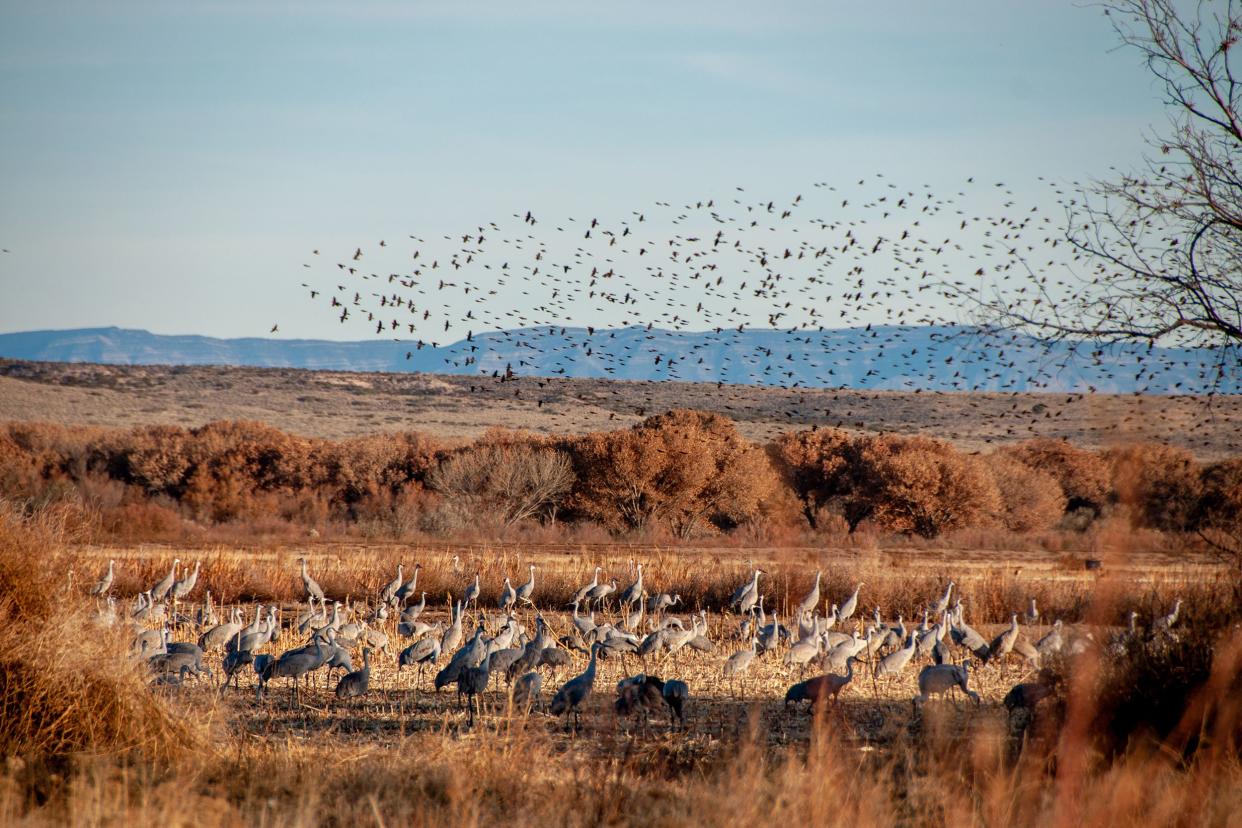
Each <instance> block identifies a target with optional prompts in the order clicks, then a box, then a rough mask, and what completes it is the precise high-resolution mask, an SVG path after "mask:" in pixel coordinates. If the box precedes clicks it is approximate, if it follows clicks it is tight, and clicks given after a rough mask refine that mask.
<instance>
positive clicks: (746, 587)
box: [729, 567, 764, 615]
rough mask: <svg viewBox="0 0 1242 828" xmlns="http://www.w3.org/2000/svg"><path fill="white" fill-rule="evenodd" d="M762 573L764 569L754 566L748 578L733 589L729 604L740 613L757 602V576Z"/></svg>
mask: <svg viewBox="0 0 1242 828" xmlns="http://www.w3.org/2000/svg"><path fill="white" fill-rule="evenodd" d="M763 574H764V571H763V570H762V569H760V568H759V567H755V571H754V572H753V573H751V576H750V580H749V581H747V582H746V583H744V584H742V585H741V586H740V587H738V588H737V589H735V590H734V591H733V597H732V598H730V599H729V606H730V607H731V608H733V609H736V610H737V611H738V612H739V613H740V614H742V615H745V614H746V613H748V612H750V611H751V610H752V609H754V607H755V604H757V603H759V576H760V575H763Z"/></svg>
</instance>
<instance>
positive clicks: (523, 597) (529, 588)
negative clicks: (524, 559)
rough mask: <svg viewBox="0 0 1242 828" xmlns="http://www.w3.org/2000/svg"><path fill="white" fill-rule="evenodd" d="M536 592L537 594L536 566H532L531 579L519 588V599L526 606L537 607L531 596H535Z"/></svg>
mask: <svg viewBox="0 0 1242 828" xmlns="http://www.w3.org/2000/svg"><path fill="white" fill-rule="evenodd" d="M534 592H535V565H534V564H531V565H530V578H529V579H528V580H527V581H526V583H524V584H522V585H521V586H520V587H518V588H517V599H518V601H519V602H521V603H523V604H526V605H527V606H529V607H533V606H535V603H534V602H533V601H531V599H530V596H531V595H533V594H534Z"/></svg>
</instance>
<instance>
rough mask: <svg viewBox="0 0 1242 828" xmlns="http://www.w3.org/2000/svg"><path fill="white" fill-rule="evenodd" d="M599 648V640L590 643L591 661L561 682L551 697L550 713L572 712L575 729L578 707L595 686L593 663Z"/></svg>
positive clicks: (578, 719)
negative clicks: (581, 669)
mask: <svg viewBox="0 0 1242 828" xmlns="http://www.w3.org/2000/svg"><path fill="white" fill-rule="evenodd" d="M599 649H600V644H599V642H596V643H594V644H592V645H591V662H590V663H589V664H588V665H587V668H586V671H585V672H584V673H582V674H581V675H578V676H575V677H573V678H571V679H570V680H569V681H567V682H565V683H564V684H562V685H561V689H560V690H557V691H556V695H555V696H553V697H552V704H551V707H550V708H549V709H550V710H551V711H552V715H554V716H560V715H562V714H569V713H572V714H573V716H574V730H575V731H576V730H577V729H578V727H579V725H580V724H581V719H580V716H579V708H580V707H581V706H582V703H583V702H584V701H586V699H587V697H588V696H589V695H591V688H593V687H594V686H595V664H596V658H597V657H598V655H599Z"/></svg>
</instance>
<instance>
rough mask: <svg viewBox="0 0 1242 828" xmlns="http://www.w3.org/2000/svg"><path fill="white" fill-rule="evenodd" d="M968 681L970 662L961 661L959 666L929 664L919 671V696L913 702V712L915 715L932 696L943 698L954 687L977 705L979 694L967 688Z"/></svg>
mask: <svg viewBox="0 0 1242 828" xmlns="http://www.w3.org/2000/svg"><path fill="white" fill-rule="evenodd" d="M969 679H970V661H963V662H962V663H961V664H931V665H928V666H927V667H924V668H923V669H922V670H921V671H919V694H918V695H917V696H915V697H914V700H913V705H914V710H915V712H916V713H917V712H918V710H919V708H921V707H922V706H923V705H924V704H925V703H926V702H927V700H928V699H929V698H930V697H931V696H932V695H933V694H936V695H940V696H943V695H944V694H945V693H947V692H949V691H950V690H952V689H953V688H954V687H957V688H960V689H961V690H962V692H963V693H965V694H966V695H967V696H969V697H970V698H971V699H973V700H974V702H975V704H976V705H978V704H979V703H980V699H979V694H978V693H976V692H975V691H974V690H971V689H970V687H969V686H967V682H968V681H969Z"/></svg>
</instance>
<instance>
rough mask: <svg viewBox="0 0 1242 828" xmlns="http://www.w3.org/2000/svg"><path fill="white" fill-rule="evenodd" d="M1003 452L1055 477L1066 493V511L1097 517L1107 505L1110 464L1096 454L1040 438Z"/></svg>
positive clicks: (1064, 442)
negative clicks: (1082, 510) (1092, 514)
mask: <svg viewBox="0 0 1242 828" xmlns="http://www.w3.org/2000/svg"><path fill="white" fill-rule="evenodd" d="M1001 453H1002V454H1007V455H1009V456H1010V457H1013V458H1014V459H1016V460H1018V461H1020V462H1022V463H1023V464H1025V465H1027V466H1029V467H1030V468H1032V469H1037V470H1039V471H1042V472H1047V473H1048V474H1050V475H1052V477H1053V478H1054V479H1055V480H1056V481H1057V483H1059V484H1060V485H1061V491H1062V492H1063V493H1064V494H1065V508H1066V509H1067V510H1070V511H1074V510H1077V509H1088V510H1090V511H1091V512H1093V513H1095V514H1097V515H1098V514H1099V513H1100V510H1101V509H1103V508H1104V506H1105V505H1106V504H1107V503H1108V500H1109V493H1110V491H1111V483H1110V477H1109V469H1108V463H1106V462H1105V461H1104V458H1102V457H1101V456H1100V455H1099V454H1097V453H1095V452H1093V451H1088V450H1087V449H1083V448H1078V447H1077V446H1074V445H1072V444H1070V443H1069V442H1068V441H1066V440H1055V439H1051V438H1044V437H1041V438H1037V439H1034V440H1027V441H1026V442H1023V443H1019V444H1017V445H1016V446H1008V447H1006V448H1004V449H1002V450H1001Z"/></svg>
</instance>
